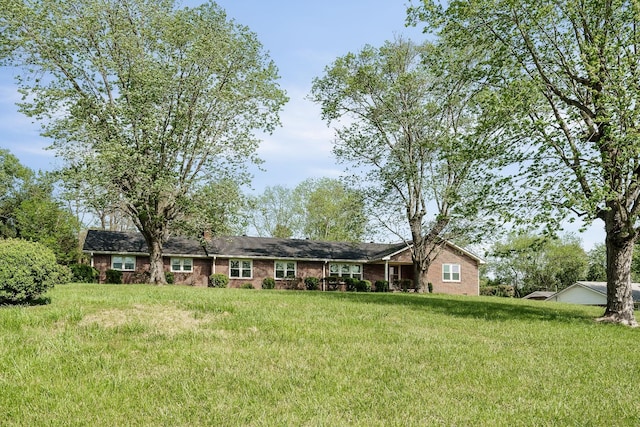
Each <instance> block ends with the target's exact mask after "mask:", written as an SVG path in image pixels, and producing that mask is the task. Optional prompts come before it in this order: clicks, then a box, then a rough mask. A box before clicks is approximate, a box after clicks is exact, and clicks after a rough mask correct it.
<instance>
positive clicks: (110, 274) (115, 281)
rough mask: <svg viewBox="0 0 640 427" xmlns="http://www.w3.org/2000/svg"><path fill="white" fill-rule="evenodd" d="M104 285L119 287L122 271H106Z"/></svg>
mask: <svg viewBox="0 0 640 427" xmlns="http://www.w3.org/2000/svg"><path fill="white" fill-rule="evenodd" d="M105 273H106V276H107V277H106V283H109V284H112V285H121V284H122V271H120V270H112V269H108V270H107V271H106V272H105Z"/></svg>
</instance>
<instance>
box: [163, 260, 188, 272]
mask: <svg viewBox="0 0 640 427" xmlns="http://www.w3.org/2000/svg"><path fill="white" fill-rule="evenodd" d="M185 260H189V261H191V270H185V269H184V261H185ZM173 261H179V262H180V269H179V270H174V269H173ZM169 262H170V268H171V272H172V273H193V258H177V257H176V258H171V260H169Z"/></svg>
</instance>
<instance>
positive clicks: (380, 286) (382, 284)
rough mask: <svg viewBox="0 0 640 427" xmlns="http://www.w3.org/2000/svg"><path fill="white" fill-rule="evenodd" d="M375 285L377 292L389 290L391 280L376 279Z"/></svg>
mask: <svg viewBox="0 0 640 427" xmlns="http://www.w3.org/2000/svg"><path fill="white" fill-rule="evenodd" d="M374 286H375V288H376V292H389V282H388V281H387V280H376V282H375V283H374Z"/></svg>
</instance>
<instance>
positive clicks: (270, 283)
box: [262, 277, 276, 289]
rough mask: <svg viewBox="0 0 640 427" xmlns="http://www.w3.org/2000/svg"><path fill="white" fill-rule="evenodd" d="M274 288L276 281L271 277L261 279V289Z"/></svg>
mask: <svg viewBox="0 0 640 427" xmlns="http://www.w3.org/2000/svg"><path fill="white" fill-rule="evenodd" d="M275 287H276V279H274V278H273V277H265V278H264V279H262V289H274V288H275Z"/></svg>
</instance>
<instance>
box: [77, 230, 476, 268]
mask: <svg viewBox="0 0 640 427" xmlns="http://www.w3.org/2000/svg"><path fill="white" fill-rule="evenodd" d="M448 244H449V245H450V246H451V247H452V248H453V249H455V250H458V251H460V252H462V253H463V254H465V255H467V256H469V257H470V258H472V259H474V260H476V261H477V262H478V263H484V261H483V260H482V259H480V258H479V257H477V256H476V255H474V254H472V253H471V252H469V251H466V250H464V249H462V248H460V247H458V246H455V245H453V244H450V243H448ZM409 248H410V245H408V244H407V243H392V244H388V243H356V242H326V241H319V240H309V239H280V238H273V237H249V236H228V237H216V238H213V239H210V240H209V241H207V242H206V244H205V245H204V246H203V245H202V243H201V241H199V240H198V239H190V238H185V237H170V238H169V240H168V241H167V242H166V243H165V245H164V251H163V252H164V254H165V255H169V256H170V255H188V256H194V257H206V256H220V257H227V258H229V257H237V258H269V259H274V258H275V259H300V260H302V259H304V260H334V261H351V262H376V261H384V260H385V259H388V258H390V257H391V256H394V255H396V254H399V253H401V252H403V251H405V250H407V249H409ZM83 251H84V252H93V253H118V254H122V253H133V254H148V253H149V251H148V249H147V244H146V242H145V240H144V238H143V237H142V235H141V234H140V233H136V232H119V231H104V230H89V231H88V232H87V237H86V239H85V242H84V246H83Z"/></svg>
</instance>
